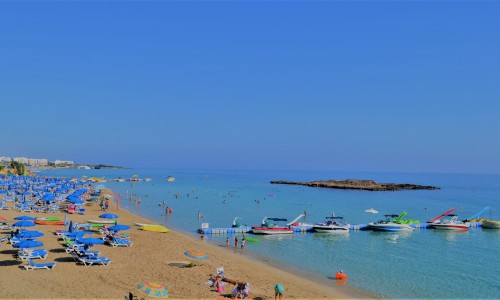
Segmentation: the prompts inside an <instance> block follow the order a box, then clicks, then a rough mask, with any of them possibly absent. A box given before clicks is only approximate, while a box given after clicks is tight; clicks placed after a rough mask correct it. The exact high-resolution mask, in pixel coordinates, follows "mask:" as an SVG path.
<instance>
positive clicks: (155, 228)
mask: <svg viewBox="0 0 500 300" xmlns="http://www.w3.org/2000/svg"><path fill="white" fill-rule="evenodd" d="M141 229H142V230H145V231H154V232H169V231H170V230H169V229H168V228H167V227H165V226H163V225H144V226H142V227H141Z"/></svg>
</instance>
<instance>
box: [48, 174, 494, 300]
mask: <svg viewBox="0 0 500 300" xmlns="http://www.w3.org/2000/svg"><path fill="white" fill-rule="evenodd" d="M39 175H40V176H64V177H82V176H87V177H92V176H96V177H103V178H104V179H112V178H118V177H122V178H131V177H132V176H134V175H136V176H137V177H139V178H147V177H149V178H151V179H152V180H151V181H148V182H145V181H143V182H105V183H103V184H104V185H105V186H106V187H109V188H111V189H113V190H114V191H115V192H117V193H119V194H120V195H121V198H120V200H119V203H118V205H119V206H120V207H123V208H126V209H128V210H130V211H132V212H133V213H136V214H138V215H141V216H144V217H147V218H149V219H151V220H153V221H154V222H157V223H162V224H165V225H166V226H168V227H170V228H172V229H176V230H179V231H182V232H185V233H187V234H190V235H193V236H198V233H197V229H198V228H200V227H201V224H202V223H208V224H209V226H210V227H231V224H232V222H233V219H234V218H235V217H240V218H241V223H243V224H246V225H249V226H253V225H260V224H261V222H262V219H263V218H264V217H275V218H286V219H288V220H289V221H291V220H293V219H294V218H295V217H297V216H298V215H299V214H301V213H304V211H305V212H306V217H305V218H304V219H302V220H301V221H302V222H307V223H316V222H321V221H324V220H325V217H328V216H331V215H332V213H334V214H335V215H337V216H343V217H344V218H345V220H346V221H348V222H349V223H350V224H366V223H368V222H373V221H377V220H380V219H382V218H383V215H384V214H400V213H401V212H403V211H407V212H408V215H407V216H406V218H410V219H418V220H420V221H421V222H426V220H429V219H432V218H433V217H436V216H438V215H440V214H441V213H443V212H445V211H447V210H449V209H451V208H456V211H455V213H456V214H458V215H459V218H460V219H466V218H468V217H469V216H472V215H474V214H475V213H477V212H478V211H481V210H482V209H483V208H485V207H490V210H488V211H487V212H485V213H484V214H483V215H482V217H484V218H489V219H494V220H500V175H495V174H423V173H375V172H373V173H371V172H341V171H331V172H326V171H317V172H316V171H315V172H311V171H245V170H173V169H100V170H78V169H59V170H45V171H41V172H40V173H39ZM169 176H171V177H174V178H175V181H167V180H166V178H167V177H169ZM320 179H321V180H327V179H336V180H342V179H371V180H375V181H377V182H381V183H411V184H420V185H433V186H437V187H440V189H439V190H408V191H379V192H370V191H354V190H337V189H328V188H314V187H305V186H298V185H275V184H271V183H270V181H272V180H289V181H312V180H320ZM139 200H140V201H139ZM166 206H168V207H171V208H172V213H171V214H165V207H166ZM370 208H374V209H375V210H377V211H378V213H377V214H373V213H367V212H365V210H367V209H370ZM198 212H199V213H200V215H201V217H200V218H198ZM249 237H255V238H257V239H258V240H259V242H254V243H250V242H249V243H247V244H246V246H245V249H244V250H243V251H244V252H242V254H244V255H245V254H246V255H249V256H252V257H254V258H260V259H262V260H264V261H272V262H275V263H276V264H278V265H282V266H289V267H291V268H293V269H296V270H301V271H302V272H304V274H306V276H307V274H310V275H311V276H315V277H317V276H320V277H323V278H331V277H332V276H334V274H335V273H336V272H337V271H339V270H343V271H344V273H346V274H347V275H348V277H349V280H348V282H347V285H349V286H351V287H353V288H355V289H360V290H363V291H366V292H368V293H371V294H373V295H376V296H379V297H382V298H391V299H396V298H397V299H500V230H491V229H483V228H471V229H470V230H468V231H466V232H452V231H449V232H446V231H437V230H433V229H417V230H414V231H412V232H399V233H390V232H373V231H351V232H350V233H349V234H341V235H334V234H325V233H310V232H307V233H294V234H293V235H276V236H262V235H261V236H254V235H249ZM226 238H227V236H226V235H208V236H205V240H206V241H207V242H209V243H214V244H217V245H221V246H224V245H225V244H226ZM230 238H231V243H233V242H232V240H233V239H234V236H232V235H231V236H230ZM240 240H241V237H240ZM238 251H241V250H238ZM331 284H332V286H335V285H336V284H339V283H337V282H336V281H335V280H331Z"/></svg>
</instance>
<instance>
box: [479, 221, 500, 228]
mask: <svg viewBox="0 0 500 300" xmlns="http://www.w3.org/2000/svg"><path fill="white" fill-rule="evenodd" d="M482 226H483V228H489V229H500V221H494V220H483V225H482Z"/></svg>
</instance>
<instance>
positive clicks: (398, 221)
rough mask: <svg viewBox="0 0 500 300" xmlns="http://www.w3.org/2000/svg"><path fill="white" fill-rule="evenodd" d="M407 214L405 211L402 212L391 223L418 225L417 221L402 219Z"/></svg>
mask: <svg viewBox="0 0 500 300" xmlns="http://www.w3.org/2000/svg"><path fill="white" fill-rule="evenodd" d="M407 214H408V212H407V211H404V212H402V213H401V214H400V215H399V216H397V218H396V219H394V220H393V222H394V223H398V224H420V221H419V220H412V219H403V218H404V217H405V216H406V215H407Z"/></svg>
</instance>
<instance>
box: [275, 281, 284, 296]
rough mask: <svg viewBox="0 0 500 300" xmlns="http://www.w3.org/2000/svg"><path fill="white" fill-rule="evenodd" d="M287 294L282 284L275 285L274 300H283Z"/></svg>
mask: <svg viewBox="0 0 500 300" xmlns="http://www.w3.org/2000/svg"><path fill="white" fill-rule="evenodd" d="M284 294H285V287H284V286H283V285H282V284H281V283H277V284H275V285H274V300H278V299H279V300H283V295H284Z"/></svg>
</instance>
